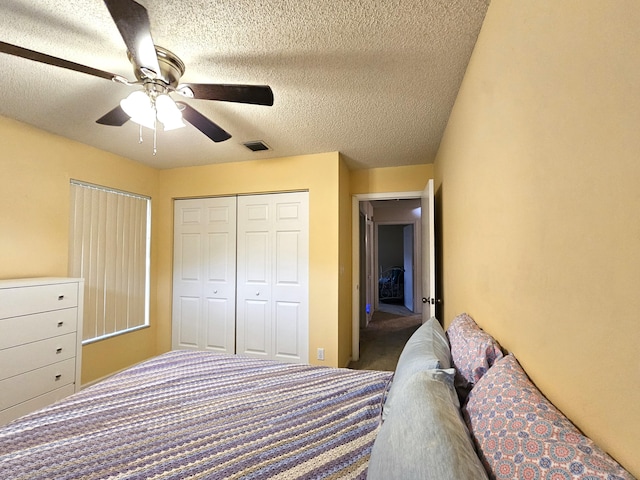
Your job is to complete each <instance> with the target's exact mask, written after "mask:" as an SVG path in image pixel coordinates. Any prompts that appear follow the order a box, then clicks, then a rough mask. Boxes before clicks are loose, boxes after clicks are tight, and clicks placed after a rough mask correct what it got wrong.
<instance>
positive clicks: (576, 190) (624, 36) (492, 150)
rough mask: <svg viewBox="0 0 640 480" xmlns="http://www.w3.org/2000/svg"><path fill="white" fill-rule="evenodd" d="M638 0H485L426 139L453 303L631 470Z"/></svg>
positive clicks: (636, 308)
mask: <svg viewBox="0 0 640 480" xmlns="http://www.w3.org/2000/svg"><path fill="white" fill-rule="evenodd" d="M639 24H640V3H639V2H637V1H635V0H626V1H625V0H616V1H612V2H602V1H599V0H565V1H562V2H558V1H555V0H538V1H536V2H512V1H510V0H493V1H492V2H491V6H490V7H489V11H488V13H487V16H486V19H485V22H484V25H483V28H482V31H481V34H480V37H479V40H478V42H477V45H476V48H475V51H474V53H473V55H472V58H471V62H470V64H469V67H468V69H467V73H466V76H465V78H464V81H463V84H462V88H461V90H460V93H459V95H458V98H457V101H456V104H455V107H454V111H453V113H452V115H451V118H450V119H449V123H448V127H447V130H446V133H445V137H444V139H443V141H442V143H441V147H440V151H439V153H438V156H437V159H436V163H435V171H436V188H437V189H438V190H439V191H438V198H439V200H440V206H439V209H440V210H441V215H442V255H443V273H444V284H443V291H442V294H443V299H444V308H445V322H446V323H447V324H448V323H449V322H450V321H451V319H452V318H453V316H455V315H456V314H458V313H460V312H463V311H466V312H468V313H469V314H471V315H472V316H473V317H474V318H475V319H476V320H477V321H478V323H479V324H480V325H481V326H482V327H483V328H485V329H486V330H487V331H489V332H490V333H491V334H493V335H494V336H495V337H496V338H497V339H498V340H499V341H500V342H501V344H502V345H503V346H504V347H506V348H507V349H508V350H511V351H513V352H514V353H515V355H516V357H517V358H518V359H519V360H520V362H521V363H522V365H523V366H524V368H525V370H526V371H527V372H528V373H529V374H530V376H531V377H532V379H533V381H534V382H536V383H537V384H538V386H539V387H540V388H541V390H542V391H543V392H544V393H545V394H546V395H547V396H548V397H549V399H550V400H551V401H552V402H553V403H554V404H555V405H557V406H558V407H559V408H560V409H561V410H562V411H563V412H565V414H567V415H568V416H569V417H570V418H571V419H572V420H573V421H574V422H575V423H576V424H577V425H578V427H580V428H581V429H583V431H584V432H585V433H586V434H587V435H589V436H590V437H592V438H593V439H594V440H595V441H596V442H597V443H598V444H599V445H601V446H602V447H603V448H604V449H605V450H607V451H608V452H609V453H611V454H612V455H613V456H614V457H615V458H617V459H618V460H619V461H620V462H621V463H623V464H624V465H625V466H626V467H627V468H628V469H629V470H630V471H631V472H632V473H634V474H635V475H636V476H640V456H639V455H638V452H640V435H638V432H640V408H639V407H638V406H639V405H640V388H639V387H638V385H640V361H639V360H638V358H639V357H638V345H639V344H638V341H639V340H640V321H639V320H638V312H640V294H639V292H640V220H639V219H640V185H639V181H640V158H639V156H638V154H639V152H640V134H639V132H638V129H639V127H640V90H639V88H640V87H639V86H640V56H639V55H637V52H638V48H637V46H638V45H640V29H638V25H639Z"/></svg>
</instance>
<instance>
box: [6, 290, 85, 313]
mask: <svg viewBox="0 0 640 480" xmlns="http://www.w3.org/2000/svg"><path fill="white" fill-rule="evenodd" d="M77 305H78V283H77V282H75V283H56V284H50V285H36V286H28V287H19V288H2V289H0V318H8V317H15V316H18V315H29V314H31V313H38V312H46V311H50V310H59V309H62V308H70V307H75V306H77Z"/></svg>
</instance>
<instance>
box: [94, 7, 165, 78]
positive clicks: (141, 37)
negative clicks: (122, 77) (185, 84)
mask: <svg viewBox="0 0 640 480" xmlns="http://www.w3.org/2000/svg"><path fill="white" fill-rule="evenodd" d="M104 3H105V5H106V6H107V8H108V9H109V13H110V14H111V18H113V21H114V22H115V24H116V26H117V27H118V30H119V31H120V35H121V36H122V39H123V40H124V43H125V45H126V46H127V49H128V50H129V54H130V55H131V58H132V59H133V63H134V64H135V65H136V67H137V69H138V70H140V71H141V72H143V73H145V70H146V71H151V72H154V74H155V76H156V77H160V76H161V73H160V65H159V64H158V56H157V54H156V47H155V46H154V44H153V38H151V25H150V23H149V15H148V14H147V9H146V8H144V7H143V6H142V5H140V4H139V3H137V2H134V1H133V0H104ZM145 76H148V75H146V73H145Z"/></svg>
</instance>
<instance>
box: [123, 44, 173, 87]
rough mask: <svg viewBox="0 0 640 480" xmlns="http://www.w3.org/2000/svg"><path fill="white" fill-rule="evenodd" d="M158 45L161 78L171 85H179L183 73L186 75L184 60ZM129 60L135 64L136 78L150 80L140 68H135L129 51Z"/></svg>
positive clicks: (157, 52)
mask: <svg viewBox="0 0 640 480" xmlns="http://www.w3.org/2000/svg"><path fill="white" fill-rule="evenodd" d="M155 47H156V54H157V56H158V64H159V65H160V80H162V81H164V82H165V83H167V84H168V85H170V86H171V87H173V88H175V87H177V86H178V82H179V81H180V78H181V77H182V75H184V69H185V66H184V62H183V61H182V60H180V58H178V56H177V55H176V54H174V53H173V52H171V51H169V50H167V49H166V48H163V47H159V46H158V45H155ZM127 55H128V57H129V61H130V62H131V63H132V64H133V66H134V70H135V75H136V78H137V79H138V80H140V81H145V80H149V78H148V77H147V76H146V75H145V74H144V72H142V71H141V70H140V69H139V68H135V67H136V65H135V63H134V61H133V57H132V56H131V53H129V52H127Z"/></svg>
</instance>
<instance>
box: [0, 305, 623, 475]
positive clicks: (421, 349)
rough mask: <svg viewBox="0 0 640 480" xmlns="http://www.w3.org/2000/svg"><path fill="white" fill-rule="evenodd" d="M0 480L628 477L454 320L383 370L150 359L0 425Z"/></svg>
mask: <svg viewBox="0 0 640 480" xmlns="http://www.w3.org/2000/svg"><path fill="white" fill-rule="evenodd" d="M0 478H1V479H3V480H9V479H11V480H13V479H24V480H27V479H28V480H44V479H47V480H50V479H55V480H59V479H83V480H93V479H125V478H126V479H184V478H206V479H223V478H224V479H368V480H411V479H420V480H486V479H504V480H510V479H520V478H522V479H549V480H564V479H575V480H596V479H602V480H633V478H634V477H633V476H632V475H631V474H630V473H629V472H627V471H626V470H625V469H624V468H623V467H622V466H621V465H620V464H618V463H617V462H616V461H615V460H614V459H613V458H612V457H610V456H609V455H607V454H606V453H605V452H604V451H602V450H601V449H600V448H599V447H598V446H597V445H596V444H595V443H594V442H593V441H592V440H591V439H589V438H588V437H586V436H585V435H583V434H582V432H580V431H579V430H578V429H577V428H576V427H575V426H574V425H573V424H572V423H571V422H570V421H569V420H568V419H567V418H566V417H565V416H564V415H563V414H562V413H561V412H560V411H558V410H557V409H556V408H555V407H554V406H553V405H552V404H551V403H550V402H549V401H548V400H547V399H546V398H545V397H544V396H543V395H542V394H541V392H540V391H539V390H538V389H537V388H536V387H535V385H534V384H533V383H532V382H531V380H530V379H529V378H528V377H527V375H526V374H525V372H524V370H522V368H521V367H520V365H519V363H518V361H517V359H516V358H515V356H514V355H513V354H512V353H508V354H506V353H505V352H503V351H502V349H501V348H500V346H499V345H498V343H497V342H496V341H495V340H494V339H493V338H492V337H491V336H490V335H488V334H487V333H486V332H484V331H483V330H482V329H480V328H479V327H478V326H477V325H476V323H475V321H474V320H473V319H472V318H471V317H470V316H468V315H466V314H460V315H458V316H457V317H456V318H455V319H454V320H453V322H452V323H451V325H450V326H449V327H448V329H447V331H446V332H445V331H444V330H443V328H442V326H441V325H440V323H439V322H438V321H437V320H436V319H435V318H432V319H429V321H427V322H425V323H424V324H423V325H422V326H421V327H420V328H418V330H417V331H416V332H415V333H414V334H413V335H412V336H411V338H410V339H409V341H408V342H407V343H406V345H405V346H404V348H403V350H402V353H401V355H400V358H399V360H398V364H397V367H396V369H395V372H378V371H357V370H349V369H341V368H331V367H319V366H311V365H298V364H283V363H278V362H274V361H268V360H260V359H253V358H248V357H241V356H235V355H222V354H214V353H209V352H194V351H174V352H169V353H166V354H164V355H160V356H158V357H155V358H153V359H150V360H148V361H146V362H143V363H141V364H139V365H136V366H134V367H131V368H129V369H127V370H125V371H123V372H120V373H118V374H116V375H114V376H113V377H111V378H109V379H107V380H104V381H102V382H100V383H98V384H95V385H93V386H91V387H89V388H86V389H85V390H82V391H80V392H78V393H76V394H74V395H71V396H70V397H67V398H66V399H63V400H61V401H59V402H58V403H55V404H53V405H50V406H49V407H46V408H44V409H42V410H40V411H37V412H34V413H31V414H29V415H26V416H24V417H22V418H19V419H17V420H15V421H13V422H11V423H10V424H8V425H6V426H4V427H2V428H0Z"/></svg>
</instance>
